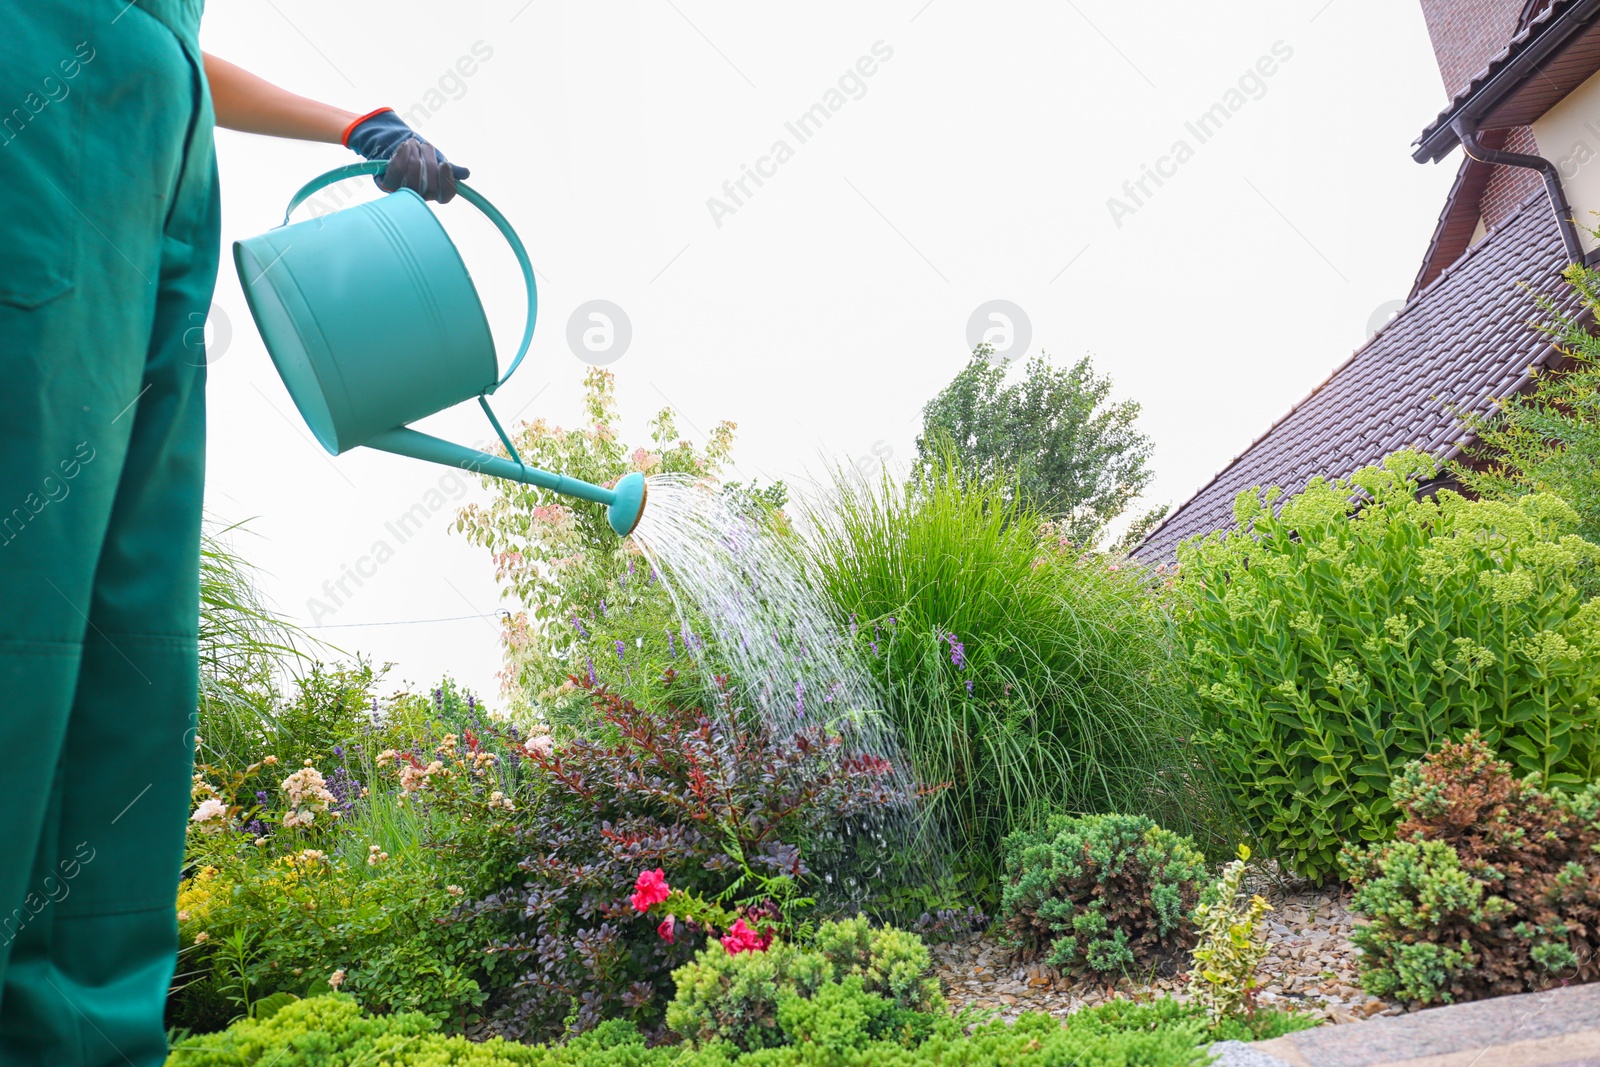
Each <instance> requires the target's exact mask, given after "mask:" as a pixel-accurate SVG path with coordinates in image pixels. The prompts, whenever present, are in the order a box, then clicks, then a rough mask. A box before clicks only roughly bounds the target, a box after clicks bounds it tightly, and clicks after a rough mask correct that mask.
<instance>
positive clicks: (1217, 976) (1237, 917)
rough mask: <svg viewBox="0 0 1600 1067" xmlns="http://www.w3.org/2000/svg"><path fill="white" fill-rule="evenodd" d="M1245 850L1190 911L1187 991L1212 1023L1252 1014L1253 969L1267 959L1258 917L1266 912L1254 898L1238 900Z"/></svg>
mask: <svg viewBox="0 0 1600 1067" xmlns="http://www.w3.org/2000/svg"><path fill="white" fill-rule="evenodd" d="M1249 858H1250V849H1249V848H1247V847H1246V846H1244V845H1240V846H1239V858H1238V859H1236V860H1234V861H1233V862H1231V863H1229V864H1228V865H1227V866H1226V867H1224V868H1223V869H1222V874H1221V876H1220V877H1219V878H1218V879H1217V880H1216V881H1215V882H1213V883H1212V884H1211V885H1210V886H1209V887H1208V888H1207V889H1206V891H1205V893H1204V894H1202V899H1201V901H1200V903H1199V905H1198V906H1196V908H1195V909H1194V923H1195V927H1196V936H1197V938H1198V943H1197V944H1196V945H1195V949H1194V964H1193V966H1191V967H1190V970H1189V992H1190V995H1191V996H1193V997H1194V999H1195V1002H1196V1003H1197V1004H1201V1005H1203V1006H1204V1007H1205V1009H1206V1010H1207V1011H1208V1012H1210V1013H1211V1017H1212V1018H1213V1019H1226V1018H1232V1017H1237V1016H1240V1015H1247V1014H1251V1013H1253V1012H1254V1011H1255V993H1256V985H1257V982H1256V969H1257V968H1258V967H1260V966H1261V961H1262V960H1263V959H1265V958H1266V955H1267V936H1266V931H1265V930H1264V929H1262V927H1261V917H1262V916H1263V915H1264V914H1266V913H1267V912H1269V911H1271V910H1272V906H1271V905H1269V904H1268V903H1267V902H1266V899H1265V898H1263V897H1262V896H1261V895H1260V894H1255V895H1253V896H1251V897H1250V898H1249V899H1248V900H1246V899H1245V896H1244V874H1245V866H1244V865H1245V861H1246V860H1248V859H1249Z"/></svg>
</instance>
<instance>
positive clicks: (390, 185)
mask: <svg viewBox="0 0 1600 1067" xmlns="http://www.w3.org/2000/svg"><path fill="white" fill-rule="evenodd" d="M344 143H345V146H346V147H347V148H349V149H351V150H352V151H354V152H356V153H357V154H358V155H360V156H361V157H362V158H363V159H368V160H384V161H387V162H388V164H389V165H388V167H386V168H385V169H384V171H383V173H382V174H377V175H374V176H373V181H375V182H377V183H378V188H380V189H382V190H383V191H384V192H386V193H392V192H394V191H395V190H396V189H401V188H405V189H410V190H411V191H412V192H414V193H416V194H417V195H418V196H420V197H422V198H423V199H424V200H437V201H438V202H439V203H441V204H448V203H449V202H450V201H451V200H453V199H454V198H455V195H456V182H457V181H458V180H464V179H466V178H467V177H468V176H469V175H470V174H471V173H472V172H471V171H469V170H468V169H467V168H466V167H458V166H456V165H455V164H454V163H452V162H450V161H449V160H448V159H446V158H445V155H444V153H443V152H441V151H439V150H438V149H437V148H435V147H433V145H431V144H429V143H428V142H427V141H425V140H423V139H422V137H421V136H420V135H419V134H418V133H417V131H416V130H413V129H412V128H411V127H410V126H407V125H406V124H405V122H404V121H403V120H402V119H401V118H400V116H399V115H396V114H395V113H394V109H393V108H384V109H383V110H382V111H376V112H373V113H372V114H370V115H366V116H363V117H362V118H360V119H357V120H356V121H355V122H353V123H351V125H350V128H349V129H348V130H346V131H345V134H344Z"/></svg>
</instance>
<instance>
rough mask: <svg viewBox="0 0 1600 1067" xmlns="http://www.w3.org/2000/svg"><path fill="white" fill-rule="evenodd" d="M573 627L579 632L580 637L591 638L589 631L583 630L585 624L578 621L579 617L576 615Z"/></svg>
mask: <svg viewBox="0 0 1600 1067" xmlns="http://www.w3.org/2000/svg"><path fill="white" fill-rule="evenodd" d="M572 626H573V628H574V629H575V630H577V631H578V636H579V637H588V636H589V631H588V630H585V629H584V628H583V623H582V622H580V621H578V617H577V616H576V615H574V616H573V617H572Z"/></svg>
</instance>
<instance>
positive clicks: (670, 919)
mask: <svg viewBox="0 0 1600 1067" xmlns="http://www.w3.org/2000/svg"><path fill="white" fill-rule="evenodd" d="M677 927H678V918H677V916H675V915H668V916H667V917H666V918H665V919H662V920H661V925H660V926H658V927H656V933H658V934H660V935H661V940H663V941H665V942H666V943H667V944H669V945H670V944H672V943H673V942H674V941H676V940H677V937H676V936H675V932H676V930H677Z"/></svg>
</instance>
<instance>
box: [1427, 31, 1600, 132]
mask: <svg viewBox="0 0 1600 1067" xmlns="http://www.w3.org/2000/svg"><path fill="white" fill-rule="evenodd" d="M1595 13H1596V12H1595V4H1594V0H1550V3H1549V5H1548V6H1546V7H1545V8H1544V9H1543V10H1537V13H1535V14H1534V15H1533V16H1532V17H1531V18H1527V19H1526V22H1525V24H1524V25H1523V26H1522V28H1521V29H1520V30H1518V31H1517V33H1516V34H1515V35H1514V36H1513V37H1512V38H1511V40H1510V41H1508V42H1506V46H1505V47H1504V48H1502V49H1501V50H1500V51H1499V52H1497V53H1495V55H1494V56H1492V57H1491V58H1490V60H1489V63H1488V65H1487V66H1485V67H1484V68H1483V70H1481V71H1479V72H1478V73H1477V74H1476V75H1475V76H1474V77H1473V78H1472V80H1471V81H1469V82H1467V85H1466V88H1464V89H1462V90H1461V91H1460V92H1458V93H1456V95H1455V96H1454V98H1452V99H1451V101H1450V103H1449V104H1448V105H1446V107H1445V109H1444V110H1443V111H1441V112H1439V115H1438V117H1437V118H1435V119H1434V120H1433V122H1431V123H1429V125H1428V128H1427V129H1425V130H1423V131H1422V133H1421V134H1420V135H1419V136H1418V137H1417V139H1416V141H1415V142H1414V143H1415V144H1416V145H1418V146H1419V147H1418V149H1417V151H1416V153H1415V155H1416V158H1417V159H1418V161H1419V162H1422V161H1426V160H1427V159H1434V160H1437V159H1439V158H1442V157H1443V156H1444V155H1445V154H1446V153H1448V152H1449V151H1451V150H1452V149H1454V148H1455V146H1456V145H1457V144H1458V143H1459V142H1458V141H1456V140H1455V137H1454V135H1453V134H1450V135H1448V136H1447V138H1446V140H1445V141H1443V142H1440V143H1439V144H1437V145H1435V146H1434V148H1433V149H1432V150H1429V149H1427V148H1423V147H1421V146H1422V145H1423V144H1424V142H1426V141H1428V140H1429V139H1430V138H1433V137H1434V136H1435V135H1436V134H1438V133H1439V132H1440V131H1441V130H1442V129H1443V128H1444V127H1446V126H1448V125H1449V123H1450V121H1451V119H1452V118H1454V117H1455V115H1456V113H1457V110H1458V109H1459V108H1460V107H1461V105H1462V104H1464V103H1466V102H1467V101H1468V100H1470V99H1471V98H1472V97H1474V96H1475V95H1477V94H1478V92H1479V91H1480V90H1482V89H1483V88H1484V87H1485V86H1486V85H1488V84H1489V82H1490V81H1491V80H1492V79H1493V78H1494V77H1495V75H1497V74H1499V73H1500V72H1501V71H1502V70H1504V69H1505V68H1506V67H1507V66H1508V65H1509V64H1510V63H1511V62H1512V61H1513V60H1515V59H1516V58H1517V56H1518V55H1520V54H1521V53H1522V52H1523V51H1524V50H1525V49H1526V48H1527V47H1528V46H1529V45H1531V44H1532V43H1533V42H1535V41H1538V40H1539V39H1540V38H1541V37H1542V36H1543V35H1544V34H1545V33H1546V32H1547V31H1554V32H1555V33H1556V34H1557V35H1558V36H1560V37H1561V38H1562V39H1564V40H1565V43H1562V44H1558V45H1557V46H1556V48H1557V51H1556V52H1555V53H1554V54H1553V55H1552V56H1550V57H1549V58H1548V59H1546V60H1541V61H1540V64H1541V66H1540V69H1539V70H1538V72H1537V73H1536V74H1535V75H1532V76H1528V77H1524V78H1522V79H1521V83H1520V85H1519V86H1515V87H1511V89H1510V91H1508V92H1505V93H1501V92H1499V91H1497V92H1496V97H1497V99H1495V100H1492V101H1485V102H1484V104H1483V106H1482V107H1478V106H1476V105H1475V106H1474V111H1475V112H1477V113H1475V114H1473V115H1472V116H1471V117H1472V119H1473V120H1474V122H1475V123H1476V124H1477V125H1478V126H1479V128H1481V129H1501V128H1504V127H1507V126H1525V125H1527V124H1528V123H1531V122H1533V121H1534V120H1535V119H1537V118H1539V117H1540V116H1541V115H1543V114H1544V113H1545V112H1546V111H1549V110H1550V108H1551V107H1553V106H1554V105H1555V104H1556V103H1557V102H1559V101H1560V100H1562V99H1563V98H1564V97H1566V95H1567V94H1568V93H1570V92H1571V91H1572V90H1573V89H1575V88H1577V86H1578V85H1580V84H1582V82H1583V81H1584V80H1585V79H1586V78H1588V77H1589V76H1590V75H1591V74H1593V73H1594V72H1595V70H1596V69H1597V68H1600V23H1596V22H1595ZM1569 14H1571V15H1573V17H1574V18H1573V20H1571V22H1570V24H1569V25H1566V26H1563V25H1559V24H1560V23H1562V21H1563V17H1564V16H1567V15H1569ZM1586 21H1587V23H1588V26H1587V28H1583V24H1584V22H1586ZM1573 27H1577V29H1576V32H1573V33H1572V34H1571V37H1570V39H1566V35H1567V34H1568V32H1569V30H1570V29H1572V28H1573ZM1555 39H1556V38H1552V40H1555ZM1539 47H1547V44H1546V45H1540V46H1539ZM1485 109H1486V110H1485Z"/></svg>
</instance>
